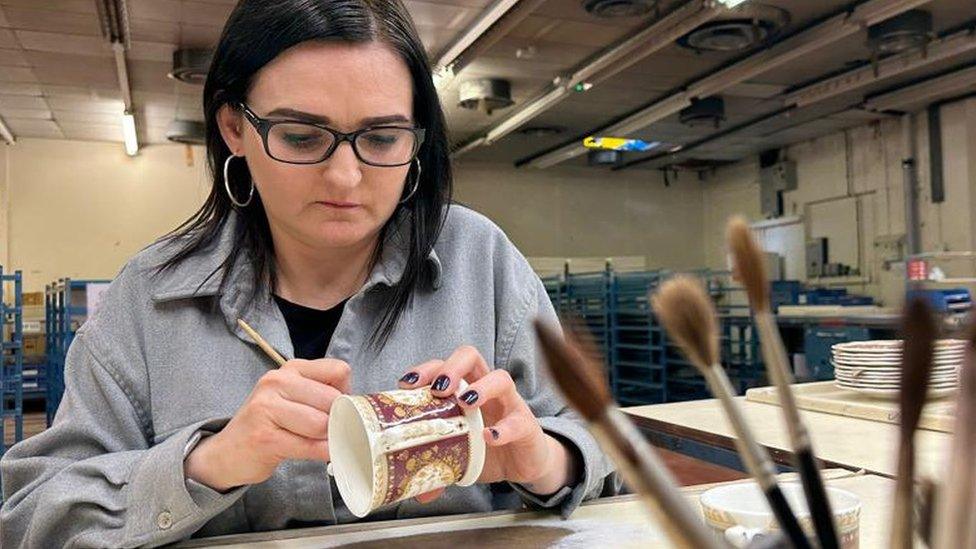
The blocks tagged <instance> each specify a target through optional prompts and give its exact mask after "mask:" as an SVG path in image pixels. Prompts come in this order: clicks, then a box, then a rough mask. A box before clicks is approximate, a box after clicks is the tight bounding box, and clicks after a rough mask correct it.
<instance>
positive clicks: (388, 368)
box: [0, 206, 619, 548]
mask: <svg viewBox="0 0 976 549" xmlns="http://www.w3.org/2000/svg"><path fill="white" fill-rule="evenodd" d="M448 212H449V213H448V215H447V220H446V222H445V226H444V230H443V232H442V233H441V235H440V237H439V238H438V240H437V243H436V245H435V247H434V251H433V252H432V253H431V254H430V256H429V257H428V258H427V261H429V262H430V265H431V267H433V271H434V273H435V276H434V277H433V280H430V281H429V284H426V285H425V287H424V288H423V289H422V290H420V291H419V293H417V294H416V295H415V298H414V300H413V302H412V304H411V305H410V306H409V307H408V308H407V309H406V311H405V312H404V314H403V316H402V317H401V319H400V320H399V322H398V324H397V325H396V327H395V330H394V331H393V333H392V336H391V337H390V339H389V340H388V342H387V343H386V345H385V346H383V347H382V348H381V349H380V350H376V348H375V347H369V346H368V341H367V340H368V337H369V335H370V334H371V333H372V330H373V328H374V326H375V325H376V323H377V322H378V318H379V315H380V313H381V310H380V308H379V303H380V298H381V297H382V295H381V293H382V292H386V291H390V287H391V286H393V285H395V284H397V282H398V281H399V279H400V277H401V275H402V273H403V269H404V264H405V260H406V248H405V245H404V238H403V237H402V235H403V234H404V233H405V232H406V231H405V227H406V224H407V223H408V222H406V221H402V222H400V223H399V224H397V225H396V226H395V228H394V230H391V231H390V233H389V236H388V237H387V239H386V241H385V242H384V245H383V249H382V252H381V256H380V259H379V261H378V263H377V264H376V266H375V267H374V269H373V270H372V272H371V274H370V276H369V278H368V280H367V282H366V284H365V285H364V286H363V287H362V288H361V289H360V291H359V292H357V293H356V294H355V295H354V296H352V297H351V298H350V299H349V301H348V302H347V304H346V307H345V311H344V312H343V315H342V317H341V319H340V321H339V324H338V326H337V328H336V331H335V334H334V335H333V338H332V341H331V343H330V345H329V348H328V352H327V355H326V356H328V357H332V358H337V359H341V360H344V361H346V362H348V363H349V364H350V366H351V367H352V372H353V373H352V391H353V392H354V393H367V392H375V391H382V390H388V389H391V388H395V385H396V382H397V380H398V378H399V377H400V376H401V375H402V374H403V373H404V372H405V371H406V369H407V368H409V367H410V366H413V365H415V364H419V363H421V362H424V361H427V360H430V359H431V358H446V357H447V356H448V355H450V354H451V353H452V352H453V351H454V350H455V349H456V348H457V347H459V346H461V345H473V346H474V347H476V348H477V349H478V350H479V351H480V352H481V354H482V355H483V356H484V358H485V360H486V361H487V362H488V364H489V365H491V366H492V367H494V368H504V369H506V370H508V371H509V372H510V373H511V375H512V378H513V379H514V380H515V382H516V385H517V387H518V390H519V393H520V394H521V395H522V397H523V398H524V399H525V400H526V402H527V403H528V405H529V407H530V408H531V409H532V411H533V412H534V413H535V415H536V416H537V417H538V418H539V422H540V423H541V425H542V427H543V429H544V430H545V431H547V432H548V433H550V434H553V435H554V436H557V437H558V438H560V439H561V440H563V441H564V442H566V443H568V445H569V446H570V448H574V449H575V450H576V451H578V454H577V455H578V456H581V458H582V465H583V474H582V478H581V480H580V481H579V483H578V484H577V485H575V486H572V487H567V488H564V489H563V490H561V491H560V492H557V493H556V494H555V495H554V496H552V497H550V498H548V500H547V501H542V500H539V499H538V498H535V497H533V496H532V495H531V494H529V493H527V492H525V491H524V490H521V489H520V488H519V487H517V486H510V485H507V484H505V483H501V484H494V485H479V484H476V485H474V486H470V487H466V488H459V487H451V488H449V489H448V490H447V492H446V493H445V495H444V496H443V497H441V498H440V499H438V500H437V501H435V502H433V503H430V504H427V505H422V504H420V503H418V502H416V501H414V500H411V501H407V502H403V503H400V504H397V505H392V506H389V507H387V508H384V509H380V510H379V511H378V512H377V513H374V514H373V515H371V516H370V517H369V518H370V519H379V518H383V519H388V518H396V517H418V516H424V515H437V514H449V513H469V512H479V511H490V510H493V509H498V508H509V507H516V506H519V505H521V504H522V503H527V504H529V505H533V506H540V507H552V508H556V509H559V510H560V511H561V512H562V513H563V514H564V515H568V514H569V513H570V512H572V510H573V509H575V508H576V506H578V505H579V503H580V502H581V501H582V500H584V499H586V498H591V497H596V496H598V495H599V494H600V493H601V492H606V493H611V492H613V491H614V490H615V489H616V488H617V487H619V482H618V481H617V480H616V475H614V474H612V473H611V472H612V468H611V465H610V463H609V461H608V460H607V458H606V457H605V455H604V454H603V453H602V452H601V451H600V449H599V448H598V446H597V444H596V442H595V441H594V439H593V438H592V437H591V435H590V433H589V432H588V431H587V430H586V429H585V427H584V425H583V423H582V422H581V420H580V419H579V418H578V417H577V416H576V415H575V414H574V413H572V412H571V411H570V410H569V409H568V408H567V407H566V404H565V403H564V402H563V400H562V399H561V398H560V396H558V395H557V394H556V393H555V392H554V390H553V387H552V384H551V383H550V381H549V380H548V379H547V377H546V374H545V372H544V369H543V368H542V367H541V362H540V360H541V358H540V354H539V351H538V349H537V347H536V342H535V339H534V336H533V331H532V329H531V324H532V320H533V319H535V318H542V319H543V320H544V321H546V322H551V323H555V322H557V320H556V316H555V313H554V311H553V308H552V305H551V303H550V301H549V299H548V296H547V295H546V292H545V289H544V287H543V286H542V283H541V281H540V280H539V278H538V277H537V276H536V275H535V273H534V272H533V271H532V269H531V268H530V266H529V265H528V263H527V262H526V260H525V258H524V257H522V255H521V254H520V253H519V252H518V251H517V250H516V249H515V247H514V246H513V245H512V243H511V242H510V241H509V240H508V239H507V238H506V237H505V235H504V234H503V233H502V231H501V230H500V229H499V228H498V227H496V226H495V225H494V224H493V223H491V222H490V221H489V220H488V219H486V218H485V217H483V216H481V215H480V214H477V213H475V212H473V211H471V210H468V209H466V208H463V207H460V206H452V207H451V208H450V209H449V210H448ZM404 219H405V218H404ZM237 222H238V221H237V219H236V217H232V218H231V219H230V220H229V221H228V223H227V224H226V225H225V228H224V229H223V231H222V234H221V235H220V238H219V239H218V240H217V241H216V243H215V244H214V245H212V246H211V247H210V248H209V249H208V250H205V251H204V252H203V253H198V254H195V255H193V256H191V257H189V258H188V259H187V260H185V261H184V262H183V263H181V264H180V265H179V266H178V267H176V268H175V269H172V270H168V271H165V272H164V273H162V274H159V275H156V274H155V267H156V266H157V265H159V264H160V262H161V261H162V260H164V259H166V258H167V257H169V256H170V255H171V254H172V253H173V251H174V248H173V247H172V244H166V243H164V242H160V243H157V244H154V245H153V246H150V247H149V248H147V249H145V250H143V251H142V252H141V253H139V254H138V255H137V256H135V257H134V258H133V259H132V260H130V261H129V262H128V264H127V265H126V266H125V267H124V268H123V269H122V271H121V272H120V273H119V275H118V276H117V277H116V279H115V280H114V281H113V282H112V284H111V286H110V288H109V289H108V290H107V291H106V293H105V294H104V296H103V298H102V302H101V305H100V307H99V310H98V312H97V313H96V314H95V315H93V316H92V317H91V318H89V319H88V321H87V322H86V323H85V324H84V325H83V326H82V327H81V329H80V330H79V331H78V334H77V337H76V338H75V339H74V341H73V342H72V344H71V347H70V349H69V350H68V356H67V361H66V367H65V386H66V389H65V394H64V399H63V401H62V403H61V407H60V409H59V410H58V413H57V416H56V418H55V420H54V425H53V426H52V427H51V428H50V429H48V430H47V431H45V432H43V433H41V434H38V435H36V436H34V437H32V438H30V439H28V440H26V441H24V442H21V443H19V444H17V445H16V446H15V447H14V448H12V449H11V450H10V451H8V452H7V454H6V455H5V456H4V457H3V460H2V462H0V472H2V482H3V495H4V504H3V508H2V510H0V546H3V547H5V548H12V547H21V546H29V547H55V546H57V547H61V546H92V547H107V546H124V547H130V546H141V545H160V544H164V543H169V542H174V541H178V540H181V539H186V538H188V537H190V536H195V537H196V536H213V535H220V534H230V533H240V532H248V531H260V530H273V529H281V528H289V527H295V526H300V525H306V524H312V523H314V524H336V523H343V522H349V521H353V520H356V519H355V517H353V516H352V515H351V514H350V513H349V512H348V510H347V509H345V506H344V505H342V502H341V501H340V500H339V499H338V498H337V497H336V494H334V493H333V491H332V489H331V487H330V484H331V483H330V481H329V477H328V476H327V475H326V464H324V463H320V462H313V461H285V462H283V463H282V464H281V466H280V467H279V468H278V469H277V470H276V472H275V473H274V474H273V476H272V477H271V478H269V479H268V480H267V481H265V482H262V483H260V484H255V485H251V486H244V487H241V488H237V489H234V490H232V491H230V492H228V493H218V492H215V491H213V490H211V489H209V488H207V487H206V486H203V485H201V484H198V483H195V482H193V481H188V480H187V479H186V478H185V476H184V471H183V460H184V457H185V455H186V453H187V452H188V451H189V449H190V448H192V445H193V443H194V442H195V441H196V440H197V439H198V438H199V437H200V436H201V433H208V432H215V431H217V430H219V429H220V428H221V427H222V426H223V425H224V424H226V422H227V421H228V419H229V418H230V417H231V416H233V415H234V413H235V412H236V411H237V409H238V408H239V407H240V406H241V404H242V403H243V402H244V400H245V398H246V397H247V396H248V394H249V393H250V391H251V389H252V388H253V387H254V384H255V382H256V381H257V380H258V379H259V378H260V377H261V376H262V375H263V374H265V373H266V372H267V371H268V370H269V369H271V368H273V367H274V365H273V363H272V362H271V361H269V359H268V358H267V357H266V356H265V355H264V354H263V353H262V352H261V351H260V350H259V349H258V347H257V346H256V345H254V344H253V342H252V341H251V340H250V338H248V337H247V335H246V334H245V333H243V332H242V331H241V330H240V329H239V328H238V327H237V324H236V322H237V319H238V318H243V319H244V320H245V321H247V322H248V323H249V324H250V325H251V326H252V327H254V328H255V329H256V330H257V331H258V333H260V334H262V335H263V336H264V337H265V339H267V340H268V341H269V343H271V345H272V346H274V347H275V348H277V349H278V350H279V352H280V353H281V354H282V355H284V356H285V357H286V358H290V357H292V356H293V351H292V345H291V341H290V338H289V336H288V329H287V326H286V325H285V322H284V319H283V317H282V315H281V312H280V311H279V309H278V307H277V306H276V305H275V304H274V302H273V300H272V299H271V298H270V294H269V293H268V290H267V288H261V289H260V293H259V296H261V297H260V298H259V299H257V300H252V299H251V297H250V296H251V291H252V289H253V288H254V284H255V276H254V273H253V269H252V268H251V267H250V263H249V262H248V261H246V260H241V261H238V262H237V263H236V264H235V265H233V266H230V267H227V269H228V271H227V276H228V283H227V285H226V286H225V287H224V289H223V290H222V291H221V290H220V288H219V285H218V281H219V280H218V279H219V278H220V277H219V276H209V275H211V273H213V272H214V271H215V270H217V269H219V268H220V266H221V263H222V262H223V260H224V258H226V257H227V254H228V252H229V250H230V249H231V246H232V245H233V231H234V228H235V226H236V223H237Z"/></svg>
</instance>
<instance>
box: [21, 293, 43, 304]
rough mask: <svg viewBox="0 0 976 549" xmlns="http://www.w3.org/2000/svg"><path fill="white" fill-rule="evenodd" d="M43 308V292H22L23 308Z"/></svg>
mask: <svg viewBox="0 0 976 549" xmlns="http://www.w3.org/2000/svg"><path fill="white" fill-rule="evenodd" d="M29 305H41V306H42V307H43V306H44V292H24V306H29Z"/></svg>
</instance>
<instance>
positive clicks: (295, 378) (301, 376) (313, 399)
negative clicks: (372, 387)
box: [184, 358, 350, 492]
mask: <svg viewBox="0 0 976 549" xmlns="http://www.w3.org/2000/svg"><path fill="white" fill-rule="evenodd" d="M349 383H350V369H349V365H348V364H346V363H345V362H343V361H341V360H335V359H329V358H324V359H319V360H299V359H295V360H289V361H288V362H286V363H285V365H284V366H282V367H281V368H279V369H277V370H271V371H269V372H268V373H266V374H264V375H263V376H262V377H261V379H259V380H258V382H257V384H256V385H255V386H254V389H253V390H252V391H251V394H250V396H249V397H248V398H247V400H246V401H245V402H244V405H243V406H241V408H240V409H239V410H238V411H237V413H236V414H235V415H234V417H233V418H231V420H230V422H229V423H227V425H226V426H225V427H224V428H223V429H222V430H221V431H220V432H218V433H216V434H214V435H211V436H209V437H207V438H205V439H203V440H202V441H200V443H199V444H198V445H197V446H196V448H194V449H193V451H192V452H190V455H189V456H187V458H186V460H185V461H184V469H185V472H186V477H187V478H189V479H193V480H195V481H197V482H200V483H202V484H204V485H206V486H209V487H211V488H213V489H214V490H217V491H220V492H223V491H226V490H229V489H231V488H234V487H237V486H243V485H245V484H257V483H260V482H263V481H265V480H267V479H268V478H269V477H270V476H271V475H272V474H273V473H274V471H275V469H277V468H278V464H279V463H281V462H282V461H283V460H286V459H299V460H317V461H328V460H329V410H330V409H331V408H332V402H333V401H334V400H335V399H336V397H338V396H339V395H340V394H343V393H348V392H349Z"/></svg>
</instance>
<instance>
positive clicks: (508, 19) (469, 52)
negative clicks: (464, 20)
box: [433, 0, 545, 90]
mask: <svg viewBox="0 0 976 549" xmlns="http://www.w3.org/2000/svg"><path fill="white" fill-rule="evenodd" d="M544 1H545V0H497V1H496V2H495V3H494V4H492V5H491V6H490V7H489V8H488V9H487V10H485V11H484V12H483V13H482V14H481V16H479V17H478V18H477V19H476V20H475V21H474V22H473V23H471V25H469V26H468V28H466V29H465V30H464V31H463V32H461V33H460V35H459V36H458V37H457V38H456V39H455V40H454V41H453V42H452V43H451V44H450V45H448V46H447V47H446V48H445V49H444V51H443V52H442V53H440V54H439V55H437V62H436V63H435V65H434V71H433V72H434V84H435V85H436V86H437V89H439V90H442V89H445V88H447V87H448V86H449V85H450V84H451V82H452V81H453V80H454V78H456V77H457V75H458V73H460V72H461V71H462V70H463V69H464V68H465V67H467V66H468V65H469V64H471V62H473V61H474V60H475V59H477V58H478V56H480V55H481V54H483V53H484V52H485V51H487V50H488V48H490V47H492V46H493V45H495V44H496V43H497V42H498V41H499V40H501V39H502V38H504V37H505V36H507V35H508V34H509V33H510V32H511V31H512V29H514V28H515V27H516V26H518V25H519V23H521V22H522V21H524V20H525V19H526V18H527V17H528V16H529V15H531V14H532V13H533V12H534V11H535V10H536V9H537V8H538V7H539V6H541V5H542V3H543V2H544Z"/></svg>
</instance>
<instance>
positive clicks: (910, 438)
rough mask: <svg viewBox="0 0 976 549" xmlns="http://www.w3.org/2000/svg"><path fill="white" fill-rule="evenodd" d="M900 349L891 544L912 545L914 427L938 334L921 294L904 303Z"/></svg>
mask: <svg viewBox="0 0 976 549" xmlns="http://www.w3.org/2000/svg"><path fill="white" fill-rule="evenodd" d="M904 316H905V318H904V320H903V322H904V325H903V327H902V335H903V337H904V350H903V352H902V365H901V391H899V396H898V400H899V405H900V407H901V418H900V420H901V422H900V424H899V432H900V444H899V445H898V474H897V476H896V477H895V506H894V512H893V514H892V520H891V525H892V526H891V547H892V548H908V549H910V548H911V547H912V545H913V544H912V540H913V536H914V532H913V529H912V499H913V498H912V496H913V492H912V489H913V486H914V482H913V480H914V477H915V475H914V472H915V428H916V427H918V420H919V419H920V418H921V417H922V408H923V407H924V406H925V394H926V393H927V392H928V388H929V374H930V373H931V371H932V351H933V348H934V345H935V338H936V337H937V336H938V325H937V324H936V321H935V317H934V316H933V315H932V311H931V309H929V306H928V304H927V303H926V302H925V301H924V300H923V299H921V298H915V299H913V300H911V301H910V302H909V303H908V305H907V306H906V307H905V313H904Z"/></svg>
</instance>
